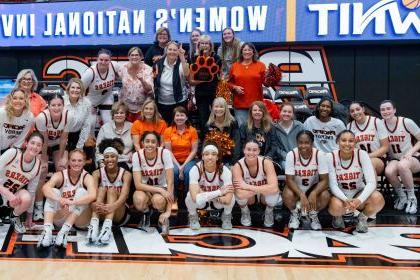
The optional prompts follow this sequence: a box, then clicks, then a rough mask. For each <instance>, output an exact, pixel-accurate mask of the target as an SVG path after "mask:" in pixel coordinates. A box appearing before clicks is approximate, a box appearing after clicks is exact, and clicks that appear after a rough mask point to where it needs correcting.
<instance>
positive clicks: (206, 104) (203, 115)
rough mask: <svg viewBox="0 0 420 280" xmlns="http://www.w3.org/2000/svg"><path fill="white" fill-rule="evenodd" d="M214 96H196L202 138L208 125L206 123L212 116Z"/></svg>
mask: <svg viewBox="0 0 420 280" xmlns="http://www.w3.org/2000/svg"><path fill="white" fill-rule="evenodd" d="M213 100H214V98H210V97H209V98H197V97H196V103H197V104H196V105H197V112H198V124H199V128H200V138H201V139H203V137H204V135H203V133H204V130H205V127H206V123H207V121H208V120H209V117H210V112H211V110H210V107H211V105H212V103H213Z"/></svg>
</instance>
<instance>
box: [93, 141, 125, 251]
mask: <svg viewBox="0 0 420 280" xmlns="http://www.w3.org/2000/svg"><path fill="white" fill-rule="evenodd" d="M114 141H115V140H111V139H105V140H103V141H102V142H101V143H100V144H99V151H100V153H101V154H102V155H103V156H104V165H105V166H104V167H101V168H99V169H98V170H95V171H94V172H93V174H92V176H93V181H94V183H95V186H97V187H98V195H97V197H96V201H95V202H93V203H92V210H93V212H92V218H91V220H90V225H89V227H88V234H87V238H88V240H89V242H96V241H99V242H100V243H102V244H108V243H109V240H110V238H111V232H112V231H111V230H112V222H113V221H114V222H116V223H118V224H120V225H122V224H124V223H125V222H126V221H127V220H128V213H127V209H126V206H125V202H126V200H127V197H128V194H129V192H130V184H131V173H130V172H128V171H126V170H125V169H124V168H122V167H118V155H119V154H122V152H123V151H122V150H120V151H118V150H117V148H120V143H114ZM100 218H103V219H105V220H104V223H103V225H102V229H101V232H100V233H99V219H100ZM98 233H99V235H98Z"/></svg>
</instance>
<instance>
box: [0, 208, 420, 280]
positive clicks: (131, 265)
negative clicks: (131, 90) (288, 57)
mask: <svg viewBox="0 0 420 280" xmlns="http://www.w3.org/2000/svg"><path fill="white" fill-rule="evenodd" d="M239 217H240V216H239V215H238V213H236V214H235V215H234V220H233V224H234V229H232V230H230V231H223V230H221V229H220V227H219V226H218V224H217V223H218V221H217V219H213V220H211V219H207V220H206V218H203V220H202V228H201V230H200V231H191V230H190V229H189V228H188V226H186V215H185V213H184V214H182V213H181V214H179V215H178V216H176V217H172V218H171V231H170V235H169V236H168V237H162V236H161V235H160V234H159V232H158V230H157V229H155V228H151V229H149V230H148V231H144V230H140V229H138V228H136V226H135V223H133V224H130V225H128V226H124V227H121V228H115V229H113V238H112V242H111V243H110V244H109V245H107V246H99V245H97V244H96V245H93V246H92V245H91V244H88V243H87V242H86V238H85V236H86V232H84V231H72V233H71V237H69V244H68V245H67V247H66V248H65V249H59V248H54V247H50V248H46V249H38V248H37V247H36V241H37V237H38V235H39V234H40V230H39V229H34V230H30V231H28V232H27V233H26V234H23V235H22V234H19V235H17V234H16V233H14V231H13V229H12V228H11V227H10V226H9V225H7V224H5V225H3V226H0V248H1V251H0V280H3V279H13V280H16V279H25V280H26V279H55V280H56V279H77V280H83V279H88V280H94V279H176V280H186V279H198V280H203V279H215V280H216V279H217V280H219V279H220V280H222V279H238V280H244V279H270V280H273V279H299V280H300V279H302V280H309V279H342V280H346V279H351V280H354V279H360V280H362V279H375V280H376V279H380V280H386V279H398V280H401V279H404V280H405V279H420V219H418V216H416V215H410V216H406V215H395V213H394V212H387V211H384V212H383V213H382V214H381V215H379V216H378V217H377V219H376V221H373V222H372V223H371V224H370V228H369V232H368V233H366V234H358V233H356V232H355V231H354V225H353V224H351V223H350V224H348V225H347V227H346V229H344V230H341V231H337V230H334V229H332V228H331V227H330V220H329V219H330V218H329V217H328V216H322V217H321V223H322V224H323V227H324V229H323V230H322V231H311V230H309V229H307V226H306V225H302V228H301V229H299V230H295V231H289V230H288V228H287V227H286V226H285V225H286V222H287V221H288V217H287V216H286V217H283V219H281V220H276V225H275V227H274V228H273V229H267V228H264V227H263V226H262V225H261V224H260V223H259V220H260V219H259V218H260V217H258V215H257V216H256V215H253V223H254V222H255V223H254V224H253V226H252V227H242V226H240V223H239V221H238V220H239ZM152 220H153V219H152ZM152 222H153V221H152Z"/></svg>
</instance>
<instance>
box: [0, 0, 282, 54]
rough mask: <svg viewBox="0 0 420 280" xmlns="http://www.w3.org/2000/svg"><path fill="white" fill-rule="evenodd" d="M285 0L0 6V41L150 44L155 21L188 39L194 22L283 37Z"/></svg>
mask: <svg viewBox="0 0 420 280" xmlns="http://www.w3.org/2000/svg"><path fill="white" fill-rule="evenodd" d="M284 2H285V1H279V0H229V1H226V0H211V1H206V0H201V1H195V0H194V1H186V0H178V1H163V0H153V1H138V0H137V1H132V0H131V1H116V0H110V1H75V2H56V3H34V4H2V5H1V6H0V15H1V17H0V46H1V47H7V46H71V45H73V46H74V45H121V44H124V45H132V44H141V45H143V44H151V43H153V41H154V40H155V38H154V36H155V35H154V34H155V31H156V30H157V29H158V28H159V27H162V26H164V27H169V29H170V30H171V33H172V39H175V40H178V41H181V42H184V43H186V42H188V40H189V33H190V32H191V31H192V29H193V28H199V29H201V30H202V31H204V32H205V33H206V34H209V35H211V36H212V37H213V39H214V41H216V42H219V41H220V39H221V31H222V29H223V28H224V27H228V26H229V27H232V28H233V29H234V30H235V32H236V33H237V34H238V36H239V37H240V38H241V39H242V40H244V41H252V42H281V41H285V30H286V29H285V28H286V27H285V26H286V18H285V8H284V6H285V5H284Z"/></svg>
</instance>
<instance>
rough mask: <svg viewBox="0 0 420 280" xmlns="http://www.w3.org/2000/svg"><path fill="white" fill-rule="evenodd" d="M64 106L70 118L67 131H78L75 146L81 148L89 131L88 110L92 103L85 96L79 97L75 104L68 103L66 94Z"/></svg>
mask: <svg viewBox="0 0 420 280" xmlns="http://www.w3.org/2000/svg"><path fill="white" fill-rule="evenodd" d="M64 108H65V109H67V111H68V112H69V115H70V116H72V120H71V122H70V123H69V132H78V131H80V136H79V140H78V141H77V144H76V148H78V149H82V148H83V146H84V145H85V142H86V140H87V139H88V137H89V132H90V121H89V116H90V111H91V109H92V103H90V101H89V99H87V98H86V97H82V98H79V100H78V101H77V103H76V105H72V104H71V103H70V100H69V97H68V95H65V96H64Z"/></svg>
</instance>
